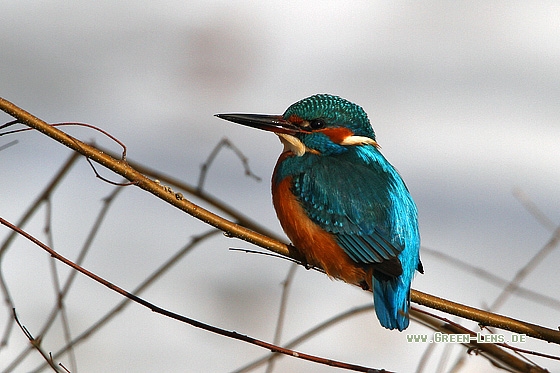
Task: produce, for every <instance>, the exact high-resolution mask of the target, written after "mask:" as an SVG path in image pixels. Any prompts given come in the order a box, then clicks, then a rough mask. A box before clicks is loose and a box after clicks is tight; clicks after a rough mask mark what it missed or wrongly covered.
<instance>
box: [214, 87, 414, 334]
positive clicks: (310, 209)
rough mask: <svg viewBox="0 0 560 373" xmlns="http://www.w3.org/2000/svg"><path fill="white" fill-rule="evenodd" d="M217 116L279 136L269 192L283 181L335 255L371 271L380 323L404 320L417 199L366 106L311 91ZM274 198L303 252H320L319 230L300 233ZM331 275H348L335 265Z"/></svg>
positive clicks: (398, 325)
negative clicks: (287, 102) (266, 107)
mask: <svg viewBox="0 0 560 373" xmlns="http://www.w3.org/2000/svg"><path fill="white" fill-rule="evenodd" d="M220 116H221V117H223V118H224V119H229V120H233V121H236V122H238V123H241V124H248V125H251V126H253V127H258V128H262V129H267V130H271V131H274V132H276V133H277V134H278V135H279V136H280V138H281V140H282V142H283V143H284V145H285V150H284V155H283V156H282V157H281V159H280V160H279V162H278V164H277V166H276V170H275V174H274V177H273V180H272V184H273V193H274V191H275V188H277V187H278V186H279V185H280V184H281V183H282V182H284V181H286V180H287V181H289V182H290V194H291V195H292V196H293V197H294V198H295V199H296V200H297V203H298V204H299V205H300V206H301V207H302V208H303V213H304V214H305V215H306V218H308V219H309V220H310V221H312V222H313V224H315V225H316V226H318V227H319V228H320V230H321V232H328V234H329V235H330V237H333V239H334V242H335V245H338V247H340V248H341V249H342V250H340V249H339V250H340V252H341V255H344V254H342V253H345V254H346V255H347V257H349V259H344V258H342V257H341V259H340V260H346V261H349V262H351V263H354V264H353V266H354V267H355V268H358V269H359V270H360V271H362V272H360V273H364V276H365V274H368V276H370V278H366V279H365V280H364V281H365V283H366V285H363V286H367V287H369V286H371V287H372V291H373V297H374V304H375V310H376V314H377V317H378V319H379V321H380V323H381V325H383V326H384V327H386V328H389V329H398V330H403V329H405V328H406V327H408V324H409V319H408V309H409V303H410V284H411V282H412V279H413V277H414V273H415V271H416V270H417V269H418V270H420V271H421V268H422V267H421V263H420V258H419V248H420V234H419V231H418V220H417V210H416V205H415V204H414V201H413V200H412V198H411V196H410V194H409V192H408V190H407V188H406V186H405V184H404V182H403V180H402V179H401V177H400V175H399V174H398V172H397V171H396V170H395V169H394V168H393V166H391V164H390V163H389V162H388V161H387V160H386V159H385V158H384V157H383V155H382V154H381V153H380V152H379V149H378V146H377V143H376V141H375V133H374V131H373V128H372V127H371V124H370V122H369V119H368V117H367V114H366V113H365V112H364V110H363V109H362V108H361V107H360V106H358V105H356V104H353V103H351V102H349V101H347V100H345V99H342V98H340V97H337V96H331V95H315V96H311V97H308V98H306V99H303V100H301V101H299V102H297V103H295V104H293V105H292V106H290V107H289V108H288V109H287V110H286V112H285V113H284V114H283V116H268V117H267V116H263V115H260V116H251V115H249V114H240V115H236V114H227V115H220ZM280 198H286V197H282V196H280V197H278V200H279V201H280V202H278V203H276V204H275V207H276V208H277V212H278V209H279V208H282V209H283V211H282V213H280V212H279V214H278V216H279V218H280V220H281V222H282V226H283V227H284V229H285V230H286V232H287V233H288V236H290V233H291V237H290V238H291V239H292V241H293V242H294V244H295V245H296V246H297V247H298V248H301V249H302V250H309V251H310V252H311V251H313V253H312V254H309V255H308V257H309V258H311V260H313V259H312V258H313V256H317V255H320V254H317V253H320V251H319V250H314V247H313V245H316V242H319V239H320V237H319V234H318V233H317V237H308V239H306V238H303V239H302V237H301V236H300V234H298V229H300V230H301V229H302V228H301V227H303V225H301V224H299V225H298V224H296V223H294V221H293V220H294V219H292V218H291V217H290V216H286V214H287V213H286V212H285V211H284V210H285V208H284V207H283V205H282V201H281V200H280ZM282 220H284V221H282ZM295 220H297V219H295ZM294 232H295V233H294ZM310 232H313V231H312V230H310ZM322 235H323V234H322V233H321V234H320V236H321V237H323V236H322ZM321 239H324V238H321ZM296 240H297V241H298V242H295V241H296ZM311 242H315V243H311ZM325 242H326V241H325ZM328 260H329V261H331V262H332V261H334V260H335V259H332V258H328ZM316 262H318V263H321V264H322V265H323V266H324V267H328V268H325V270H326V271H327V273H329V268H331V270H330V271H331V272H336V271H337V268H338V267H336V263H334V264H332V263H330V262H327V259H325V261H323V262H321V261H320V260H316ZM333 268H334V269H333ZM341 268H342V267H341ZM329 274H331V273H329ZM353 276H354V277H352V279H354V280H352V281H355V275H353ZM335 277H338V278H342V279H344V280H347V278H350V276H348V277H347V276H345V274H340V273H338V274H335Z"/></svg>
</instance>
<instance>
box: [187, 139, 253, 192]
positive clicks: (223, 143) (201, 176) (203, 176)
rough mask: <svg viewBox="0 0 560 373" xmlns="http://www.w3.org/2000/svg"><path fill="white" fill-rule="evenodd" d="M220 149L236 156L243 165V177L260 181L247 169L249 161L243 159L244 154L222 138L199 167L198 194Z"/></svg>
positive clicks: (245, 158)
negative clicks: (230, 151) (229, 151)
mask: <svg viewBox="0 0 560 373" xmlns="http://www.w3.org/2000/svg"><path fill="white" fill-rule="evenodd" d="M222 148H229V149H231V150H233V152H234V153H235V155H237V158H239V160H241V163H242V164H243V168H244V169H245V175H247V176H249V177H252V178H253V179H255V180H256V181H261V178H260V177H258V176H257V175H255V174H254V173H253V171H251V169H250V168H249V160H248V159H247V157H245V154H243V152H242V151H241V150H239V149H238V148H237V147H236V146H235V145H234V144H232V143H231V141H229V139H227V138H225V137H224V138H223V139H221V140H220V142H219V143H218V144H217V145H216V146H215V147H214V149H213V150H212V151H211V152H210V155H208V158H207V159H206V162H204V163H203V164H202V165H201V166H200V174H199V176H198V185H197V190H198V191H199V192H200V191H202V190H203V189H204V181H205V180H206V175H207V174H208V170H209V169H210V165H211V164H212V162H214V159H215V158H216V156H217V155H218V153H219V152H220V150H222Z"/></svg>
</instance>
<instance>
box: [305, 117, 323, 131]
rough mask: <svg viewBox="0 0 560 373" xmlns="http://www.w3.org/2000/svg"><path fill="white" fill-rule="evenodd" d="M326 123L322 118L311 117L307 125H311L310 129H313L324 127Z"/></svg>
mask: <svg viewBox="0 0 560 373" xmlns="http://www.w3.org/2000/svg"><path fill="white" fill-rule="evenodd" d="M325 125H326V123H325V120H324V119H320V118H319V119H313V120H311V121H309V126H310V127H311V129H313V130H318V129H321V128H323V127H325Z"/></svg>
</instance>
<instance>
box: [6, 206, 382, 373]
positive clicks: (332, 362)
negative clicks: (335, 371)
mask: <svg viewBox="0 0 560 373" xmlns="http://www.w3.org/2000/svg"><path fill="white" fill-rule="evenodd" d="M0 224H2V225H4V226H6V227H8V228H9V229H12V230H14V231H16V232H17V233H18V234H20V235H21V236H23V237H25V238H26V239H28V240H29V241H31V242H33V243H34V244H35V245H37V246H39V247H40V248H41V249H43V250H45V251H46V252H47V253H49V255H51V256H52V257H53V258H55V259H57V260H59V261H61V262H62V263H64V264H66V265H67V266H69V267H71V268H73V269H75V270H76V271H79V272H80V273H82V274H84V275H86V276H87V277H89V278H91V279H92V280H94V281H96V282H98V283H100V284H102V285H104V286H105V287H107V288H109V289H111V290H112V291H114V292H117V293H119V294H121V295H123V296H125V297H126V298H128V299H130V300H132V301H133V302H136V303H138V304H140V305H142V306H144V307H146V308H149V309H150V310H151V311H153V312H155V313H159V314H160V315H163V316H167V317H169V318H172V319H175V320H178V321H181V322H184V323H186V324H189V325H191V326H194V327H196V328H200V329H203V330H206V331H209V332H212V333H216V334H219V335H222V336H224V337H228V338H232V339H237V340H239V341H243V342H247V343H250V344H253V345H255V346H259V347H263V348H266V349H267V350H270V351H272V352H278V353H281V354H285V355H288V356H292V357H295V358H298V359H302V360H308V361H312V362H315V363H319V364H324V365H328V366H332V367H337V368H342V369H347V370H353V371H356V372H368V373H382V372H383V373H390V372H388V371H386V370H377V369H372V368H368V367H364V366H361V365H355V364H349V363H345V362H342V361H337V360H332V359H325V358H321V357H318V356H314V355H309V354H305V353H301V352H298V351H294V350H290V349H287V348H283V347H279V346H275V345H274V344H272V343H268V342H265V341H262V340H259V339H256V338H252V337H249V336H247V335H243V334H239V333H237V332H235V331H230V330H226V329H222V328H218V327H216V326H213V325H209V324H205V323H203V322H200V321H197V320H194V319H191V318H189V317H186V316H183V315H179V314H177V313H174V312H171V311H169V310H166V309H164V308H162V307H159V306H157V305H155V304H153V303H150V302H148V301H146V300H144V299H143V298H140V297H138V296H137V295H134V294H132V293H130V292H128V291H126V290H124V289H123V288H121V287H119V286H117V285H115V284H113V283H111V282H109V281H107V280H105V279H104V278H102V277H100V276H98V275H96V274H95V273H93V272H90V271H88V270H87V269H85V268H83V267H81V266H79V265H77V264H75V263H74V262H72V261H71V260H69V259H67V258H66V257H64V256H62V255H60V254H59V253H57V252H56V251H54V250H53V249H52V248H50V247H49V246H47V245H45V244H44V243H42V242H41V241H39V240H38V239H37V238H35V237H33V236H32V235H30V234H29V233H27V232H25V231H24V230H22V229H20V228H18V227H17V226H15V225H13V224H12V223H10V222H9V221H7V220H5V219H4V218H2V217H0Z"/></svg>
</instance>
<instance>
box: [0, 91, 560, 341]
mask: <svg viewBox="0 0 560 373" xmlns="http://www.w3.org/2000/svg"><path fill="white" fill-rule="evenodd" d="M0 109H1V110H3V111H4V112H6V113H8V114H10V115H12V116H13V117H14V118H16V119H18V121H20V122H21V123H23V124H26V125H28V126H30V127H32V128H35V129H36V130H38V131H41V132H42V133H44V134H46V135H47V136H49V137H51V138H52V139H54V140H56V141H58V142H60V143H61V144H63V145H65V146H67V147H69V148H71V149H73V150H75V151H77V152H79V153H81V154H83V155H84V156H86V157H88V158H89V159H91V160H93V161H95V162H97V163H99V164H101V165H102V166H104V167H106V168H108V169H110V170H112V171H113V172H115V173H118V174H119V175H121V176H123V177H125V178H126V179H128V180H130V181H131V182H132V183H133V184H135V185H137V186H138V187H140V188H142V189H144V190H146V191H148V192H150V193H152V194H153V195H155V196H157V197H158V198H160V199H163V200H164V201H166V202H168V203H170V204H171V205H173V206H175V207H177V208H179V209H181V210H182V211H184V212H187V213H188V214H190V215H192V216H193V217H195V218H197V219H199V220H201V221H203V222H205V223H207V224H209V225H211V226H213V227H216V228H218V229H220V230H222V231H224V232H226V233H227V235H228V236H230V237H236V238H239V239H242V240H244V241H247V242H250V243H252V244H255V245H257V246H260V247H262V248H265V249H268V250H271V251H273V252H276V253H278V254H280V255H284V256H288V257H291V258H293V259H295V260H297V261H299V262H300V263H302V264H305V263H304V261H303V258H302V256H301V255H300V254H299V252H298V251H297V249H295V248H293V247H292V246H289V245H286V244H283V243H281V242H279V241H277V240H274V239H272V238H270V237H268V236H266V235H263V234H260V233H257V232H254V231H251V230H250V229H247V228H245V227H242V226H239V225H237V224H235V223H233V222H231V221H229V220H227V219H224V218H222V217H220V216H217V215H215V214H213V213H211V212H210V211H208V210H206V209H203V208H201V207H200V206H197V205H195V204H194V203H192V202H190V201H188V200H186V199H184V198H182V197H181V196H179V195H178V194H175V193H173V191H172V190H171V188H169V187H164V186H162V185H161V184H159V183H157V182H156V181H153V180H151V179H148V178H147V177H145V176H144V175H142V174H141V173H140V172H138V171H137V170H135V169H134V168H132V167H131V166H130V165H129V164H128V163H127V162H125V161H123V160H118V159H115V158H113V157H111V156H109V155H108V154H106V153H103V152H101V151H99V150H98V149H96V148H94V147H92V146H90V145H87V144H85V143H83V142H81V141H79V140H77V139H75V138H73V137H71V136H69V135H68V134H66V133H64V132H62V131H61V130H59V129H58V128H55V127H52V126H50V125H49V124H48V123H46V122H44V121H42V120H41V119H39V118H37V117H35V116H33V115H32V114H30V113H28V112H26V111H24V110H23V109H21V108H19V107H17V106H16V105H14V104H12V103H11V102H9V101H6V100H5V99H2V98H0ZM411 300H412V301H413V302H415V303H418V304H421V305H424V306H427V307H430V308H435V309H438V310H440V311H443V312H446V313H450V314H453V315H456V316H459V317H463V318H467V319H470V320H473V321H476V322H478V323H480V324H482V325H485V326H492V327H496V328H500V329H505V330H509V331H512V332H516V333H520V334H526V335H527V336H530V337H533V338H537V339H542V340H546V341H548V342H553V343H557V344H560V331H558V330H554V329H549V328H545V327H542V326H539V325H535V324H531V323H527V322H523V321H520V320H515V319H512V318H509V317H506V316H501V315H497V314H494V313H491V312H486V311H482V310H479V309H476V308H474V307H469V306H465V305H462V304H459V303H456V302H452V301H448V300H445V299H442V298H439V297H435V296H433V295H429V294H426V293H423V292H420V291H417V290H412V291H411Z"/></svg>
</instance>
